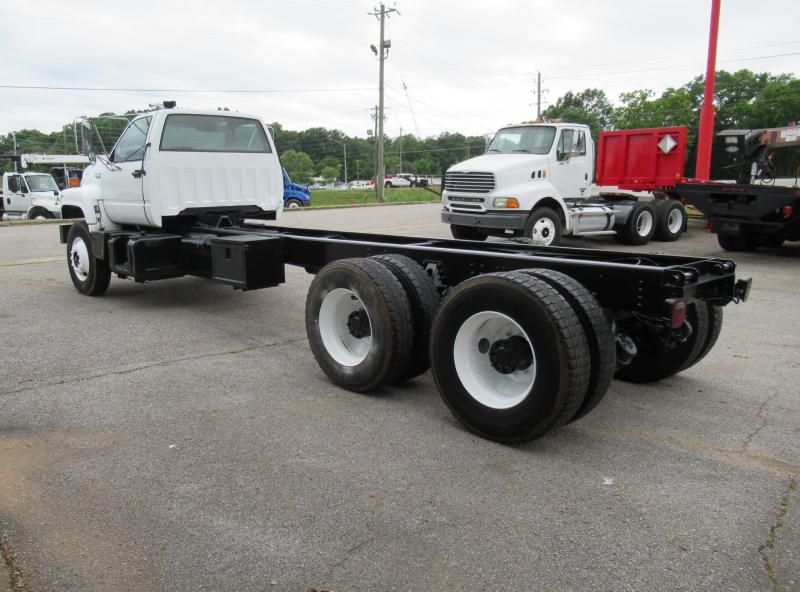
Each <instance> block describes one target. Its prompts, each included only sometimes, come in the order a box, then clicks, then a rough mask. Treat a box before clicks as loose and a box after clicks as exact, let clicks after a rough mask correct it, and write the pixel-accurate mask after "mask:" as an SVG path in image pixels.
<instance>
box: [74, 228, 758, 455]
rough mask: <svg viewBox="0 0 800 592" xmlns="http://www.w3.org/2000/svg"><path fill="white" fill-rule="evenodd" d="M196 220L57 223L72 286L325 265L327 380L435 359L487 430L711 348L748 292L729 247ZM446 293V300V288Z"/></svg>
mask: <svg viewBox="0 0 800 592" xmlns="http://www.w3.org/2000/svg"><path fill="white" fill-rule="evenodd" d="M220 220H221V222H220V223H219V224H218V225H216V226H211V225H206V224H201V223H198V222H196V221H191V220H189V221H187V224H186V225H185V226H175V227H173V229H172V231H164V230H140V229H131V230H114V231H102V230H92V231H89V228H88V227H87V226H86V225H84V224H82V223H77V224H72V225H68V224H65V225H62V226H61V227H60V233H61V240H62V242H64V243H66V244H67V254H68V258H69V261H68V265H69V269H70V273H71V275H72V279H73V283H75V286H76V287H77V288H78V289H79V290H80V291H81V292H83V293H85V294H88V295H97V294H101V293H103V292H104V291H105V290H106V289H107V288H108V284H109V279H110V276H111V274H112V273H115V274H117V275H118V276H119V277H122V278H132V279H134V280H136V281H139V282H146V281H153V280H159V279H167V278H175V277H181V276H184V275H193V276H198V277H204V278H208V279H212V280H214V281H218V282H221V283H224V284H228V285H231V286H233V287H234V288H237V289H242V290H252V289H258V288H266V287H270V286H276V285H278V284H280V283H283V282H284V281H285V274H284V266H285V265H294V266H299V267H302V268H304V269H305V270H306V271H308V272H310V273H313V274H316V277H315V279H314V281H313V282H312V285H311V288H310V290H309V295H308V299H307V302H306V330H307V333H308V336H309V343H310V346H311V349H312V352H313V353H314V355H315V357H316V359H317V361H318V363H319V364H320V367H321V368H322V369H323V371H324V372H325V373H326V374H327V375H328V376H329V377H330V378H331V380H332V381H333V382H334V383H336V384H338V385H339V386H342V387H344V388H348V389H350V390H353V391H357V392H363V391H368V390H372V389H374V388H377V387H380V386H382V385H385V384H394V383H398V382H402V381H404V380H408V379H410V378H413V377H415V376H418V375H419V374H421V373H423V372H424V371H425V370H427V369H428V367H429V366H430V367H431V368H432V370H433V375H434V379H435V381H436V384H437V387H438V389H439V392H440V394H441V395H442V397H443V399H444V401H445V403H446V404H447V405H448V406H449V407H450V409H451V410H452V412H453V414H454V415H455V416H456V417H457V418H458V419H459V420H460V421H461V422H462V423H463V424H464V425H466V426H467V427H468V428H469V429H471V430H473V431H474V432H476V433H478V434H480V435H482V436H484V437H487V438H491V439H494V440H498V441H503V442H518V441H525V440H529V439H532V438H536V437H538V436H540V435H542V434H544V433H546V432H548V431H549V430H551V429H553V428H556V427H559V426H562V425H564V424H566V423H568V422H570V421H573V420H575V419H578V418H580V417H582V416H583V415H585V414H586V413H588V412H589V411H590V410H591V409H592V408H593V407H594V406H596V405H597V404H598V403H599V401H600V400H601V399H602V397H603V395H604V394H605V392H606V390H607V388H608V386H609V384H610V382H611V378H612V376H613V375H614V374H615V373H616V375H617V376H618V377H620V378H623V379H627V380H632V381H635V382H651V381H654V380H659V379H661V378H665V377H667V376H671V375H672V374H675V373H677V372H680V371H682V370H684V369H686V368H688V367H689V366H691V365H693V364H694V363H695V362H696V361H698V360H699V359H700V358H702V357H703V356H704V355H705V354H706V353H707V352H708V351H709V350H710V349H711V347H713V345H714V342H715V341H716V337H717V336H718V335H719V329H720V328H721V322H722V315H721V307H722V306H724V305H726V304H728V303H729V302H732V301H740V300H744V299H746V297H747V293H748V291H749V280H748V281H743V280H739V281H738V282H737V281H736V280H735V277H734V276H735V264H734V263H733V262H732V261H729V260H723V259H705V258H695V257H678V256H669V255H650V254H647V255H644V254H635V253H623V252H610V251H599V250H591V249H576V248H566V247H535V246H532V245H530V244H527V243H516V242H490V243H483V242H477V241H462V240H439V239H430V238H418V237H400V236H389V235H377V234H361V233H352V232H338V231H326V230H307V229H296V228H284V227H274V226H265V225H263V224H260V223H249V224H248V223H246V222H242V223H235V222H233V223H232V222H231V221H230V220H229V219H228V218H221V219H220ZM442 296H444V299H443V300H442Z"/></svg>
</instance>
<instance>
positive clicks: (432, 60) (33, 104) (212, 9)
mask: <svg viewBox="0 0 800 592" xmlns="http://www.w3.org/2000/svg"><path fill="white" fill-rule="evenodd" d="M132 6H136V7H137V10H131V7H132ZM397 7H398V8H399V9H400V11H401V14H400V15H393V16H392V18H391V19H389V20H388V22H387V37H389V38H390V39H391V41H392V49H391V53H390V58H389V60H388V62H387V68H386V83H387V106H388V107H390V110H389V112H388V119H387V122H386V129H387V133H388V134H390V135H395V134H396V133H397V132H398V130H399V128H400V127H401V126H402V127H403V129H404V130H405V131H416V130H417V129H418V130H419V132H420V133H421V134H423V135H432V134H437V133H440V132H441V131H444V130H452V131H462V132H465V133H483V132H489V131H491V130H493V129H494V128H496V127H497V126H499V125H502V124H504V123H507V122H510V121H519V120H523V119H529V118H531V116H532V115H534V114H535V111H534V110H535V106H533V105H532V103H534V100H535V99H534V96H533V94H532V93H531V91H532V88H533V79H534V76H535V72H536V71H537V70H540V71H541V72H542V73H543V76H544V79H545V87H546V88H548V89H549V94H548V95H547V98H548V99H550V100H555V99H556V98H557V97H558V96H559V95H561V94H563V93H564V92H565V91H567V90H581V89H583V88H586V87H590V86H591V87H598V88H602V89H604V90H605V91H606V92H607V93H608V95H609V96H610V97H611V98H616V97H617V96H618V95H619V93H621V92H623V91H626V90H632V89H636V88H643V87H644V88H652V89H654V90H656V91H661V90H663V89H664V88H666V87H668V86H676V85H680V84H683V83H684V82H686V81H688V80H689V79H690V78H691V77H693V76H696V75H698V74H701V73H702V72H703V71H704V63H705V50H706V43H707V40H708V18H709V7H710V0H709V1H701V0H673V1H671V2H642V1H641V0H638V1H636V0H618V1H615V2H597V1H589V0H582V1H581V0H561V1H559V2H555V1H543V0H524V1H523V0H495V1H493V2H485V1H484V2H477V1H471V0H464V1H461V2H457V1H455V0H448V1H433V0H399V2H398V5H397ZM372 8H373V4H371V3H369V2H364V1H362V0H339V1H335V2H334V1H331V2H324V1H314V0H293V1H291V2H276V1H267V2H255V1H252V2H251V1H246V0H227V1H225V2H221V1H203V0H198V1H195V2H188V1H173V2H154V1H152V0H145V1H143V2H139V3H137V4H136V5H131V4H120V3H117V2H109V1H108V0H106V1H102V2H101V1H94V0H83V1H73V2H70V3H64V2H59V1H57V0H39V1H31V0H25V1H23V0H5V1H4V2H3V4H2V6H1V7H0V51H2V55H4V56H6V60H5V62H4V65H3V77H2V78H3V80H2V83H3V84H21V85H45V86H88V87H113V88H160V89H228V90H235V89H239V90H245V89H256V90H269V89H341V88H369V89H372V90H367V91H347V92H318V93H311V92H308V93H269V94H267V93H265V94H244V93H191V94H189V93H169V92H149V93H145V92H79V91H47V90H18V89H5V88H0V104H1V105H2V109H0V133H7V132H8V131H11V130H16V129H22V128H38V129H41V130H42V131H52V130H54V129H59V128H60V126H61V125H62V124H63V123H66V122H68V121H71V120H72V118H73V117H75V116H77V115H92V114H97V113H100V112H103V111H118V112H119V111H123V110H125V109H129V108H143V107H145V106H146V105H147V104H148V103H153V102H160V101H161V100H163V99H172V98H174V99H177V100H178V103H179V105H183V106H193V107H203V108H207V107H216V106H221V105H225V106H228V107H231V108H233V109H238V110H240V111H250V112H255V113H257V114H259V115H260V116H262V117H263V118H264V119H266V120H268V121H276V120H277V121H280V122H282V123H284V125H285V126H286V127H289V128H292V129H304V128H306V127H311V126H324V127H328V128H339V129H342V130H343V131H345V132H346V133H348V134H351V135H360V136H363V135H365V133H366V130H367V129H369V128H371V120H370V118H369V114H368V109H369V108H370V107H371V106H373V105H374V104H375V103H376V102H377V90H375V89H376V88H377V81H378V71H377V70H378V68H377V62H376V61H375V59H374V57H373V55H372V53H371V51H370V49H369V45H370V44H371V43H377V36H378V23H377V21H376V20H375V19H374V18H373V17H371V16H368V15H367V12H368V11H371V10H372ZM754 10H757V12H758V14H757V15H755V14H754ZM798 21H800V3H798V2H797V1H796V0H765V1H764V2H761V3H759V4H758V7H757V8H755V7H754V5H753V4H752V3H750V2H744V1H741V0H738V1H737V0H729V1H727V2H725V3H724V4H723V7H722V22H721V30H720V47H719V50H720V52H719V68H724V69H738V68H744V67H747V68H751V69H754V70H759V71H772V72H791V73H797V71H798V69H799V68H798V67H799V66H800V55H798V52H800V35H798V33H797V28H796V23H797V22H798ZM754 23H756V24H755V25H754ZM764 23H768V24H767V25H765V24H764ZM765 27H766V30H768V31H769V35H768V36H767V35H764V34H761V33H763V31H764V30H765ZM754 32H755V33H759V34H757V35H756V34H754ZM791 53H794V54H795V55H788V56H784V57H778V58H771V59H764V60H751V61H747V60H745V58H752V57H761V56H769V55H775V54H791ZM403 81H404V82H405V84H406V85H407V89H408V96H406V94H405V92H404V91H403V86H402V85H403ZM409 101H410V105H409ZM412 110H413V115H414V117H412V112H411V111H412ZM414 119H416V124H415V123H414Z"/></svg>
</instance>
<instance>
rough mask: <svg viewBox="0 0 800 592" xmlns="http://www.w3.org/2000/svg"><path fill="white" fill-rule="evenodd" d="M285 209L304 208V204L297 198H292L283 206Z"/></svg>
mask: <svg viewBox="0 0 800 592" xmlns="http://www.w3.org/2000/svg"><path fill="white" fill-rule="evenodd" d="M289 204H297V205H296V206H291V205H289ZM283 207H284V209H291V208H292V207H297V208H302V207H303V202H302V201H300V200H299V199H297V198H296V197H292V198H290V199H287V200H286V202H285V203H284V204H283Z"/></svg>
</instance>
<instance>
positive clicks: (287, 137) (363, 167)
mask: <svg viewBox="0 0 800 592" xmlns="http://www.w3.org/2000/svg"><path fill="white" fill-rule="evenodd" d="M704 82H705V81H704V77H703V76H698V77H696V78H694V79H692V80H690V81H689V82H687V83H686V84H684V85H683V86H680V87H677V88H668V89H666V90H665V91H664V92H662V93H661V94H659V95H657V94H656V93H654V92H653V91H651V90H648V89H640V90H634V91H631V92H627V93H623V94H622V95H620V97H619V98H618V102H617V104H616V105H615V104H613V103H612V101H611V99H610V98H609V97H608V96H607V95H606V93H605V92H604V91H603V90H600V89H596V88H587V89H585V90H582V91H580V92H572V91H570V92H567V93H565V94H564V95H563V96H561V97H559V98H558V100H557V101H556V102H555V103H554V104H552V105H550V106H549V107H548V108H547V109H545V111H544V112H543V113H542V117H543V119H544V120H545V121H552V120H554V119H560V120H562V121H570V122H574V123H585V124H588V125H589V126H590V127H591V128H592V131H593V134H594V136H595V140H596V139H597V133H598V132H599V131H602V130H612V129H633V128H641V127H663V126H676V125H685V126H687V127H688V141H689V146H688V151H687V152H688V156H687V167H686V172H687V175H692V174H693V172H694V154H695V148H696V143H697V131H698V125H699V119H700V106H701V104H702V101H703V91H704ZM715 103H716V105H717V117H716V125H715V129H716V131H719V130H723V129H756V128H764V127H779V126H784V125H787V124H788V123H789V122H792V121H797V122H800V79H798V78H796V77H795V76H794V75H792V74H770V73H766V72H761V73H757V72H753V71H750V70H739V71H736V72H727V71H720V72H718V73H717V81H716V90H715ZM222 109H224V110H227V108H222ZM133 113H136V111H130V112H129V114H133ZM500 115H501V114H500ZM95 125H96V126H97V129H96V131H93V132H92V134H91V135H92V136H93V140H94V142H93V145H94V147H95V148H94V149H95V151H97V152H100V151H102V150H103V149H105V150H106V151H108V150H110V149H111V147H112V146H113V144H114V141H115V140H116V137H117V136H118V135H119V134H120V133H121V131H122V129H123V127H124V122H120V121H119V120H112V119H102V118H101V119H97V120H95ZM271 127H272V130H273V134H274V137H275V143H276V145H277V146H278V149H279V151H280V155H281V160H282V162H283V164H284V166H285V167H286V169H287V171H288V173H289V175H290V176H291V177H292V179H293V180H294V181H296V182H299V183H308V182H309V181H310V180H311V178H312V177H314V176H322V177H325V178H328V179H331V178H336V179H341V180H344V178H345V166H344V165H345V152H346V160H347V170H346V176H347V178H348V180H352V179H369V178H371V177H373V176H374V175H375V144H376V142H375V138H374V137H373V136H368V137H366V138H363V137H353V136H348V135H346V134H345V133H343V132H342V131H340V130H337V129H327V128H324V127H313V128H309V129H306V130H302V131H294V130H287V129H284V128H283V126H282V125H281V124H280V123H279V122H273V123H272V124H271ZM16 134H17V152H18V153H51V154H62V153H63V154H69V153H74V152H76V142H75V132H74V128H73V125H72V124H71V123H70V124H67V125H65V126H63V128H62V130H60V131H56V132H53V133H50V134H45V133H42V132H40V131H38V130H19V131H17V132H16ZM487 140H488V138H487V137H486V136H469V135H464V134H461V133H457V132H445V133H442V134H439V135H438V136H432V137H427V138H418V137H416V136H415V135H413V134H403V135H402V136H396V137H386V138H385V165H386V171H387V173H398V172H405V173H415V174H422V175H439V174H441V172H442V171H443V170H444V169H446V168H447V167H449V166H451V165H452V164H454V163H456V162H459V161H462V160H465V159H467V158H469V157H471V156H476V155H479V154H483V152H484V150H485V147H486V143H487ZM11 143H12V142H11V134H6V135H5V136H3V137H2V138H0V153H4V154H10V153H11V151H12V150H11ZM783 152H784V153H785V154H778V160H777V164H778V166H779V171H783V173H784V174H787V175H789V174H791V175H794V171H795V170H796V168H797V166H798V165H800V155H797V154H796V152H799V151H783ZM790 152H791V153H794V154H789V153H790ZM0 166H3V167H4V169H6V170H7V169H8V168H10V167H9V165H8V164H5V165H2V164H1V163H0Z"/></svg>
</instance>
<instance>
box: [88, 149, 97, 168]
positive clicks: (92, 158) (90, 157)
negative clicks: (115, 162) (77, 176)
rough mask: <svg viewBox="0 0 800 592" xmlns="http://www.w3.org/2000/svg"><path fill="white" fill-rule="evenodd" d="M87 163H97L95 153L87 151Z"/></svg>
mask: <svg viewBox="0 0 800 592" xmlns="http://www.w3.org/2000/svg"><path fill="white" fill-rule="evenodd" d="M89 164H91V165H95V164H97V154H95V153H94V152H90V153H89Z"/></svg>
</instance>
